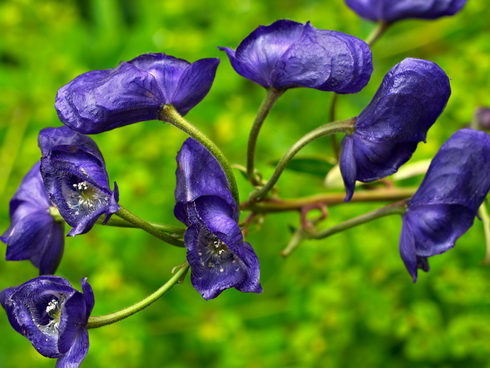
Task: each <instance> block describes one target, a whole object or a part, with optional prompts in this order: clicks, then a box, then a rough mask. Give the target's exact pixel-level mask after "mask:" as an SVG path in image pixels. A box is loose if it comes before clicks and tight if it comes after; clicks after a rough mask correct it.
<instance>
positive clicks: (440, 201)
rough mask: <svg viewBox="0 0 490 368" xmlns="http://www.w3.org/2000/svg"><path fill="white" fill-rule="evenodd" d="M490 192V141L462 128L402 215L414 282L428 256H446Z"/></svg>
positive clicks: (405, 254)
mask: <svg viewBox="0 0 490 368" xmlns="http://www.w3.org/2000/svg"><path fill="white" fill-rule="evenodd" d="M489 189H490V136H489V135H488V134H487V133H485V132H481V131H476V130H471V129H462V130H460V131H457V132H456V133H454V134H453V135H452V136H451V137H450V138H449V139H448V141H447V142H446V143H444V144H443V145H442V147H441V148H440V150H439V152H438V153H437V154H436V155H435V157H434V159H433V160H432V162H431V164H430V166H429V169H428V171H427V174H426V175H425V178H424V180H423V181H422V184H421V185H420V187H419V189H418V190H417V192H416V193H415V194H414V196H413V197H412V199H410V200H409V201H408V208H407V211H406V213H405V214H404V215H403V217H402V220H403V225H402V232H401V236H400V254H401V257H402V259H403V262H405V266H406V267H407V270H408V272H409V273H410V275H411V276H412V278H413V281H414V282H415V281H416V280H417V268H421V269H423V270H424V271H428V270H429V264H428V260H427V257H431V256H433V255H436V254H440V253H444V252H446V251H447V250H448V249H450V248H452V247H453V246H454V243H455V242H456V240H457V239H458V238H459V237H460V236H461V235H463V234H464V233H465V232H466V231H467V230H468V229H469V228H470V227H471V226H472V225H473V220H474V218H475V216H476V215H477V212H478V208H479V207H480V205H481V204H482V202H483V200H484V199H485V196H486V195H487V193H488V191H489Z"/></svg>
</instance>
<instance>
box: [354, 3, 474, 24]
mask: <svg viewBox="0 0 490 368" xmlns="http://www.w3.org/2000/svg"><path fill="white" fill-rule="evenodd" d="M345 2H346V4H347V6H348V7H350V8H351V9H352V10H354V11H355V12H356V13H357V14H359V15H360V16H361V17H363V18H366V19H369V20H372V21H373V22H378V21H383V22H387V23H392V22H395V21H397V20H403V19H408V18H420V19H436V18H440V17H443V16H446V15H454V14H456V13H457V12H459V11H460V10H461V9H462V8H463V6H464V5H465V4H466V0H345Z"/></svg>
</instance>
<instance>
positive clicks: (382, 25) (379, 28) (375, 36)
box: [366, 22, 390, 47]
mask: <svg viewBox="0 0 490 368" xmlns="http://www.w3.org/2000/svg"><path fill="white" fill-rule="evenodd" d="M389 26H390V23H386V22H379V23H378V24H377V25H376V27H375V28H374V29H373V30H372V32H371V34H370V35H369V36H368V37H367V38H366V43H367V44H368V45H369V46H371V47H373V45H374V44H375V43H376V42H377V41H378V40H379V38H380V37H381V36H382V35H383V34H384V33H385V32H386V30H387V29H388V27H389Z"/></svg>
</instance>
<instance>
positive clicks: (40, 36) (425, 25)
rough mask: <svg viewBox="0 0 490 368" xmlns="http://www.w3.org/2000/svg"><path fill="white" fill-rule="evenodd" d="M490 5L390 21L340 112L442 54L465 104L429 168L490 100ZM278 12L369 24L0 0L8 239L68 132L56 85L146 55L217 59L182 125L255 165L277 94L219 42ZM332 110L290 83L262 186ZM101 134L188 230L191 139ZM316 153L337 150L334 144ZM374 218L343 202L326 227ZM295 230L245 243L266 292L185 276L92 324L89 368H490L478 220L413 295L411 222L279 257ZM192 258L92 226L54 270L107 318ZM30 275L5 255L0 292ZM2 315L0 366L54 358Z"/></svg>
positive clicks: (335, 14) (331, 9)
mask: <svg viewBox="0 0 490 368" xmlns="http://www.w3.org/2000/svg"><path fill="white" fill-rule="evenodd" d="M489 12H490V6H489V5H488V3H487V2H486V1H469V2H468V4H467V6H466V8H465V9H464V11H462V12H461V13H460V14H458V15H456V16H454V17H446V18H442V19H440V20H436V21H422V20H406V21H402V22H400V23H399V24H396V25H394V26H393V27H392V28H390V29H389V30H388V32H387V34H386V35H384V36H383V38H382V39H381V40H380V41H379V42H378V43H377V44H376V45H375V46H374V48H373V56H374V67H375V70H374V73H373V75H372V77H371V82H370V84H369V85H368V86H367V87H366V88H365V89H364V90H363V91H361V92H360V93H359V94H357V95H350V96H341V98H340V99H339V104H338V110H337V115H338V116H337V117H338V118H339V119H347V118H349V117H352V116H355V115H356V114H358V113H359V112H360V111H361V110H362V108H363V107H364V106H365V105H366V104H367V103H368V102H369V101H370V99H371V97H372V95H373V94H374V92H375V90H376V89H377V87H378V85H379V83H380V81H381V79H382V77H383V75H384V74H385V73H386V72H387V71H388V70H389V69H390V68H391V67H392V66H393V65H395V64H396V63H398V62H399V61H401V60H402V59H403V58H405V57H408V56H410V57H417V58H424V59H429V60H432V61H434V62H436V63H437V64H439V65H440V66H441V67H442V68H443V69H444V70H445V71H446V73H447V74H448V76H449V77H450V78H451V86H452V90H453V93H452V96H451V98H450V100H449V104H448V106H447V109H446V110H445V112H444V113H443V114H442V116H441V117H440V118H439V120H438V122H436V124H435V125H434V127H433V128H432V129H431V130H430V131H429V135H428V138H427V143H426V144H421V145H420V146H419V148H418V150H417V152H416V153H415V155H414V157H413V158H412V160H411V161H410V162H412V163H413V162H416V161H418V160H421V159H427V158H430V157H432V156H433V155H434V154H435V152H436V151H437V149H438V147H439V146H440V145H441V144H442V143H443V142H444V141H445V140H446V139H447V138H448V137H449V136H450V135H451V134H452V133H453V132H454V131H455V130H457V129H459V128H461V127H462V126H463V125H465V124H467V123H469V122H470V120H471V118H472V114H473V110H474V109H475V108H476V107H477V106H479V105H484V104H487V105H490V95H489V92H488V90H489V87H488V86H489V82H490V42H489V26H488V17H487V15H488V14H489ZM281 18H288V19H292V20H296V21H299V22H306V21H308V20H310V21H311V22H312V24H313V25H314V26H315V27H318V28H324V29H333V30H338V31H342V32H346V33H350V34H352V35H354V36H357V37H360V38H366V37H367V36H368V34H369V33H370V31H371V30H372V29H373V27H374V25H373V24H371V23H369V22H366V21H362V20H360V19H359V18H358V17H357V16H356V14H355V13H354V12H352V11H350V10H349V9H348V8H347V7H346V6H345V4H344V1H343V0H303V1H280V0H271V1H259V0H214V1H204V0H171V1H170V0H167V1H153V0H137V1H136V0H134V1H131V0H77V1H75V0H71V1H70V0H66V1H61V0H42V1H39V0H3V1H1V2H0V34H1V36H0V144H1V146H0V198H1V199H2V202H1V206H0V220H1V222H0V231H4V230H5V229H6V228H7V227H8V223H9V217H8V200H9V198H11V196H12V195H13V194H14V192H15V190H16V188H17V186H18V184H19V183H20V180H21V179H22V177H23V176H24V174H25V173H26V172H27V171H28V170H29V169H30V168H31V167H32V165H33V163H34V162H35V161H36V160H38V159H39V157H40V152H39V149H38V148H37V134H38V132H39V130H40V129H42V128H45V127H48V126H60V125H61V123H60V122H59V120H58V118H57V115H56V111H55V110H54V107H53V103H54V98H55V94H56V91H57V89H58V88H59V87H61V86H62V85H64V84H65V83H67V82H69V81H70V80H71V79H73V78H74V77H76V76H77V75H79V74H80V73H83V72H86V71H89V70H93V69H106V68H113V67H115V66H116V65H117V63H118V62H120V61H122V60H129V59H132V58H133V57H135V56H137V55H139V54H142V53H147V52H165V53H167V54H170V55H173V56H176V57H180V58H184V59H187V60H189V61H194V60H196V59H200V58H204V57H220V58H221V60H222V62H221V65H220V66H219V68H218V73H217V77H216V80H215V83H214V85H213V88H212V89H211V91H210V93H209V95H208V96H207V97H206V98H205V99H204V100H203V102H201V103H200V104H199V105H198V106H196V107H195V108H194V109H193V110H192V111H191V112H190V113H189V114H188V115H187V116H186V118H188V120H189V121H191V122H192V123H193V124H195V125H196V126H197V127H199V128H200V129H201V130H202V131H203V132H205V133H206V134H208V135H209V136H210V137H211V138H212V139H213V140H214V141H215V142H216V143H217V144H218V146H219V147H220V148H221V149H222V151H223V153H224V154H225V155H226V156H227V157H228V158H229V160H230V161H231V162H233V163H238V164H240V165H245V154H246V146H247V142H246V139H247V137H248V133H249V130H250V127H251V124H252V122H253V119H254V116H255V113H256V111H257V108H258V106H259V104H260V102H261V100H262V97H263V95H264V94H265V92H264V90H263V89H262V88H261V87H259V86H257V85H254V84H253V83H251V82H250V81H248V80H246V79H244V78H242V77H240V76H239V75H237V74H235V73H234V71H233V69H232V68H231V66H230V65H229V62H228V60H227V58H226V56H225V54H224V53H222V52H220V51H219V50H218V49H217V48H216V46H228V47H232V48H235V47H236V46H237V45H238V44H239V42H240V41H241V40H242V39H243V38H244V37H245V36H246V35H248V34H249V33H250V32H251V31H252V30H254V29H255V28H256V27H257V26H258V25H260V24H264V25H265V24H270V23H272V22H273V21H275V20H277V19H281ZM330 100H331V94H330V93H325V92H320V91H316V90H306V89H293V90H290V91H288V92H287V93H286V94H285V95H284V96H283V97H282V98H281V99H280V100H279V101H278V103H277V104H276V106H275V108H274V109H273V111H272V112H271V114H270V116H269V118H268V119H267V121H266V123H265V124H264V127H263V129H262V131H261V135H260V137H259V141H258V147H257V155H256V163H257V167H258V168H259V169H260V170H261V171H262V172H263V173H264V174H265V176H266V177H268V176H269V175H270V174H271V173H272V169H273V166H271V165H270V163H271V162H277V160H278V159H279V158H280V157H281V156H282V155H283V153H284V152H285V151H286V150H287V149H288V147H290V146H291V145H292V144H293V143H294V142H295V141H296V140H297V139H299V138H300V137H301V136H303V135H304V134H305V133H306V132H308V131H311V130H313V129H314V128H315V127H317V126H320V125H322V124H325V123H326V122H327V119H328V106H329V103H330ZM92 137H93V139H94V140H95V141H96V142H97V143H98V145H99V147H100V149H101V151H102V152H103V154H104V157H105V159H106V163H107V168H108V172H109V175H110V177H111V179H112V180H115V181H117V183H118V185H119V190H120V197H121V200H120V203H121V205H123V206H124V207H125V208H127V209H129V210H130V211H132V212H134V213H135V214H138V215H139V216H141V217H143V218H144V219H146V220H148V221H152V222H161V223H167V224H172V225H177V226H180V223H178V221H177V220H176V219H175V218H174V217H173V213H172V210H173V204H174V200H173V190H174V186H175V169H176V165H175V155H176V153H177V151H178V149H179V147H180V145H181V144H182V142H183V140H184V139H185V135H184V134H183V133H181V132H180V131H178V130H177V129H175V128H174V127H172V126H171V125H169V124H162V123H161V122H157V121H154V122H145V123H139V124H133V125H130V126H127V127H124V128H121V129H116V130H113V131H110V132H106V133H102V134H99V135H96V136H92ZM303 153H304V155H311V156H315V157H316V156H318V155H321V157H330V156H331V153H332V151H331V146H330V140H329V139H328V138H324V139H321V140H319V141H317V142H315V143H313V144H311V145H309V146H308V147H307V148H306V149H305V150H304V152H303ZM237 179H238V185H239V189H240V197H241V198H243V199H245V198H247V197H248V196H249V194H250V192H251V191H252V190H253V188H252V187H251V186H250V185H249V184H248V183H246V182H245V180H244V179H243V178H242V177H241V175H240V174H239V173H238V171H237ZM410 184H411V185H415V184H417V181H415V180H413V182H411V183H410ZM278 185H279V188H280V193H281V195H282V196H284V197H293V196H300V195H306V194H312V193H320V192H322V191H324V190H325V189H324V187H323V177H322V176H320V175H311V174H300V173H297V172H294V171H291V170H289V171H287V172H286V173H285V174H284V175H283V176H282V177H281V179H280V180H279V183H278ZM375 208H376V204H354V203H352V204H347V205H342V206H334V207H331V208H329V218H328V220H327V221H326V223H325V226H332V225H335V224H337V223H339V222H341V221H344V220H347V219H349V218H351V217H354V216H356V215H359V214H362V213H365V212H368V211H370V210H373V209H375ZM298 220H299V216H298V214H297V213H288V214H273V215H270V216H268V217H267V218H266V219H265V221H264V223H263V224H262V225H261V228H260V229H259V228H258V227H252V228H251V231H250V233H249V234H248V236H247V240H248V241H249V242H250V243H251V244H252V245H253V246H254V248H255V250H256V252H257V255H258V257H259V259H260V261H261V274H262V286H263V289H264V293H263V294H259V295H256V294H242V293H240V292H237V291H236V290H234V289H233V290H227V291H225V292H224V293H223V294H222V295H221V296H219V297H218V298H217V299H215V300H212V301H208V302H206V301H204V300H203V299H202V297H201V296H200V295H199V294H198V293H197V292H196V291H195V290H194V289H193V288H192V286H191V284H190V282H188V280H187V282H185V283H184V284H182V285H178V286H176V287H174V288H173V289H172V290H171V291H170V292H169V293H168V294H166V295H165V296H164V297H163V298H162V299H160V300H158V301H157V302H156V303H155V304H153V305H151V306H150V307H149V308H148V309H146V310H145V311H143V312H141V313H138V314H137V315H134V316H132V317H131V318H128V319H126V320H124V321H122V322H119V323H117V324H114V325H111V326H106V327H103V328H100V329H94V330H90V344H91V347H90V350H89V353H88V355H87V357H86V358H85V360H84V362H83V364H82V367H86V368H89V367H104V368H105V367H135V368H136V367H151V368H153V367H156V368H157V367H166V368H184V367H203V368H208V367H209V368H218V367H227V368H241V367H245V368H268V367H301V368H303V367H339V368H350V367H352V368H354V367H397V368H399V367H400V368H409V367H417V368H428V367H448V368H449V367H490V363H489V359H488V357H489V356H490V344H489V343H488V341H490V287H489V285H490V268H489V266H482V265H480V261H481V260H482V259H483V257H484V254H485V239H484V232H483V228H482V225H481V222H480V221H478V220H477V221H475V226H473V228H471V230H470V231H469V232H468V233H467V234H465V235H464V236H463V237H462V238H461V239H460V240H459V241H458V243H457V246H456V247H455V248H454V249H453V250H451V251H449V252H447V253H446V254H443V255H440V256H436V257H433V258H431V259H430V263H431V271H430V272H429V273H427V274H425V273H423V274H422V273H421V274H420V275H419V281H418V282H417V284H415V285H414V284H412V281H411V278H410V276H409V275H408V273H407V271H406V269H405V267H404V265H403V262H402V260H401V259H400V256H399V253H398V237H399V232H400V228H401V221H400V218H399V217H398V216H394V217H388V218H382V219H379V220H377V221H375V222H372V223H369V224H366V225H363V226H360V227H358V228H355V229H351V230H349V231H347V232H344V233H341V234H338V235H335V236H333V237H331V238H328V239H324V240H320V241H308V242H305V243H304V244H302V245H301V246H300V247H299V248H298V249H297V250H296V251H295V252H294V253H293V254H291V255H290V257H289V258H287V259H283V258H281V257H280V256H279V252H280V251H281V250H282V249H283V248H284V247H285V246H286V244H287V243H288V241H289V239H290V237H291V236H292V233H291V232H289V231H288V229H290V228H291V226H293V227H294V226H295V225H297V224H298ZM3 251H4V248H2V252H3ZM184 252H185V251H184V250H183V249H182V248H176V247H172V246H168V245H166V244H164V243H162V242H160V241H159V240H158V239H156V238H153V237H151V236H150V235H148V234H146V233H144V232H142V231H139V230H136V229H128V228H109V227H102V226H96V227H95V228H94V229H93V230H92V231H90V232H89V233H88V234H86V235H82V236H78V237H75V238H67V239H66V248H65V255H64V258H63V260H62V262H61V265H60V267H59V269H58V274H59V275H62V276H64V277H66V278H67V279H68V280H70V282H72V284H73V285H79V283H78V280H79V279H81V278H82V277H85V276H86V277H88V281H89V282H90V284H91V285H92V287H93V289H94V292H95V298H96V304H95V309H94V312H93V315H103V314H107V313H111V312H114V311H115V310H117V309H121V308H124V307H126V306H128V305H130V304H133V303H134V302H136V301H138V300H141V299H143V298H144V297H145V296H146V295H148V294H150V293H152V292H153V291H154V290H156V289H157V288H158V287H159V286H161V285H162V284H163V283H164V282H165V281H166V280H167V279H168V278H169V277H170V276H171V273H170V270H171V269H172V268H173V267H174V266H176V265H178V264H180V263H182V262H183V260H184ZM35 276H37V269H35V268H34V267H33V266H32V265H31V264H30V263H29V262H28V261H23V262H2V263H1V266H0V289H4V288H6V287H9V286H16V285H19V284H21V283H23V282H25V281H27V280H29V279H31V278H33V277H35ZM0 317H1V318H0V331H1V333H2V339H1V340H2V343H1V344H0V367H16V368H22V367H30V368H38V367H53V366H54V365H55V362H54V361H53V360H49V359H46V358H43V357H42V356H41V355H39V354H38V353H37V352H36V351H35V350H34V349H33V348H32V347H31V346H30V344H29V342H28V341H27V340H26V339H25V338H23V337H22V336H21V335H19V334H17V333H15V331H14V330H13V329H12V328H11V327H10V325H9V323H8V321H7V318H6V315H5V314H4V313H3V312H1V313H0Z"/></svg>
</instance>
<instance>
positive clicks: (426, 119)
mask: <svg viewBox="0 0 490 368" xmlns="http://www.w3.org/2000/svg"><path fill="white" fill-rule="evenodd" d="M450 94H451V88H450V85H449V78H448V77H447V75H446V73H444V71H443V70H442V69H441V68H440V67H439V66H438V65H437V64H434V63H433V62H431V61H427V60H421V59H413V58H407V59H404V60H403V61H401V62H400V63H398V64H397V65H395V66H394V67H393V68H392V69H391V70H390V71H389V72H388V73H387V74H386V76H385V77H384V79H383V82H382V83H381V86H380V87H379V89H378V91H377V92H376V94H375V95H374V97H373V99H372V101H371V102H370V103H369V105H368V106H367V107H366V108H365V109H364V110H363V111H362V112H361V114H360V115H359V116H358V117H357V119H356V123H355V126H354V132H353V133H352V134H351V135H346V136H345V137H344V139H343V141H342V152H341V155H340V171H341V172H342V178H343V179H344V184H345V187H346V191H347V197H346V201H348V200H350V199H351V197H352V195H353V193H354V187H355V182H356V180H359V181H362V182H364V183H367V182H371V181H375V180H378V179H381V178H384V177H386V176H388V175H391V174H393V173H395V172H396V171H397V170H398V168H399V167H400V166H401V165H403V164H404V163H405V162H406V161H408V159H410V157H411V156H412V154H413V152H414V151H415V149H416V148H417V144H418V142H421V141H425V137H426V135H427V131H428V130H429V128H430V127H431V126H432V124H434V122H435V121H436V119H437V118H438V117H439V115H440V114H441V113H442V111H443V110H444V107H445V106H446V103H447V101H448V99H449V96H450Z"/></svg>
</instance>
